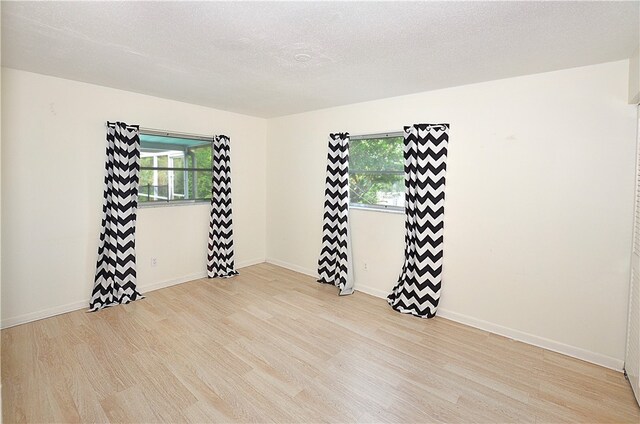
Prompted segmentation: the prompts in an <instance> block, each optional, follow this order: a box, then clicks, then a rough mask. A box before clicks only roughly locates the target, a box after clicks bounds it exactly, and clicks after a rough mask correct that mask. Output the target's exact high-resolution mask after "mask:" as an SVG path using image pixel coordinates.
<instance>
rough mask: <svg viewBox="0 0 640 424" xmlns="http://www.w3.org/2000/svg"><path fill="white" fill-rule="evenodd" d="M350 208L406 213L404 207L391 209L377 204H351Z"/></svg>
mask: <svg viewBox="0 0 640 424" xmlns="http://www.w3.org/2000/svg"><path fill="white" fill-rule="evenodd" d="M349 209H357V210H361V211H369V212H382V213H390V214H395V215H404V208H402V209H391V208H384V207H376V206H362V205H349Z"/></svg>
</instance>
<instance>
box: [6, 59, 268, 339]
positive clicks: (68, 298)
mask: <svg viewBox="0 0 640 424" xmlns="http://www.w3.org/2000/svg"><path fill="white" fill-rule="evenodd" d="M2 88H3V91H2V121H3V122H4V124H5V125H3V126H2V150H3V155H2V167H1V168H2V229H3V231H2V256H3V257H2V265H3V266H2V282H3V285H2V325H3V327H5V326H7V325H12V324H15V323H19V322H24V321H27V320H31V319H35V318H39V317H43V316H48V315H51V314H54V313H58V312H63V311H66V310H71V309H77V308H80V307H86V306H87V304H86V302H87V299H88V298H89V296H90V294H91V289H92V287H93V276H94V271H95V261H96V255H97V253H96V252H97V246H98V235H99V232H100V220H101V213H102V212H101V211H102V190H103V187H102V183H103V173H104V154H105V141H104V140H105V121H107V120H111V121H115V120H122V121H125V122H127V123H130V124H139V125H141V126H143V127H148V128H159V129H167V130H173V131H182V132H189V133H197V134H214V133H216V134H227V135H229V136H230V137H231V157H232V183H233V206H234V217H233V218H234V223H235V227H234V236H235V247H236V263H237V264H238V265H239V266H242V265H246V264H250V263H255V262H261V261H263V260H264V257H265V193H266V184H265V178H264V177H265V172H266V171H265V155H266V139H265V135H266V121H265V120H264V119H261V118H253V117H249V116H245V115H239V114H234V113H228V112H223V111H218V110H214V109H210V108H206V107H201V106H195V105H190V104H186V103H180V102H175V101H171V100H165V99H159V98H155V97H149V96H144V95H140V94H135V93H130V92H126V91H120V90H115V89H110V88H105V87H100V86H95V85H90V84H84V83H79V82H74V81H69V80H64V79H59V78H53V77H48V76H43V75H38V74H33V73H28V72H23V71H17V70H13V69H3V70H2ZM208 213H209V208H208V206H207V205H191V206H176V207H166V208H155V209H139V212H138V230H137V237H136V240H137V258H138V286H139V287H140V289H141V291H142V292H144V291H145V290H148V289H151V288H157V287H159V286H162V285H165V284H169V283H171V282H177V281H186V280H189V279H193V278H196V277H202V276H204V271H205V269H206V265H205V264H206V239H207V232H208ZM152 256H155V257H157V258H158V265H157V267H156V268H151V266H150V265H151V264H150V258H151V257H152Z"/></svg>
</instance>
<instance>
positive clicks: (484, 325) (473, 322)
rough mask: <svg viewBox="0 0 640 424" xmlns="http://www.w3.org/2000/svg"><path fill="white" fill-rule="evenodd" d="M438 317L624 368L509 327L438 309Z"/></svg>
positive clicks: (609, 359) (621, 363)
mask: <svg viewBox="0 0 640 424" xmlns="http://www.w3.org/2000/svg"><path fill="white" fill-rule="evenodd" d="M438 316H439V317H441V318H445V319H448V320H451V321H455V322H459V323H460V324H465V325H468V326H470V327H474V328H479V329H480V330H485V331H488V332H490V333H494V334H498V335H500V336H504V337H508V338H510V339H513V340H517V341H520V342H523V343H527V344H530V345H533V346H538V347H541V348H544V349H547V350H551V351H553V352H557V353H561V354H563V355H567V356H571V357H573V358H577V359H581V360H583V361H586V362H591V363H592V364H596V365H601V366H603V367H605V368H610V369H612V370H616V371H622V367H623V366H624V361H623V360H622V359H617V358H613V357H610V356H606V355H602V354H600V353H596V352H592V351H590V350H586V349H582V348H580V347H576V346H571V345H568V344H565V343H561V342H558V341H555V340H551V339H547V338H545V337H540V336H536V335H534V334H530V333H526V332H524V331H520V330H515V329H512V328H509V327H504V326H502V325H498V324H494V323H491V322H488V321H483V320H481V319H477V318H473V317H470V316H467V315H464V314H459V313H457V312H453V311H448V310H446V309H442V308H439V309H438Z"/></svg>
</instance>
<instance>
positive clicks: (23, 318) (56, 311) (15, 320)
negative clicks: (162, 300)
mask: <svg viewBox="0 0 640 424" xmlns="http://www.w3.org/2000/svg"><path fill="white" fill-rule="evenodd" d="M262 262H264V258H258V259H251V260H246V261H240V262H238V263H237V264H236V268H238V269H240V268H244V267H247V266H251V265H255V264H259V263H262ZM206 277H207V272H206V271H202V272H195V273H193V274H189V275H184V276H182V277H178V278H171V279H169V280H165V281H158V282H155V283H151V284H141V285H138V290H139V291H140V292H141V293H142V294H145V293H148V292H152V291H154V290H159V289H164V288H166V287H171V286H175V285H176V284H182V283H186V282H187V281H193V280H199V279H200V278H206ZM89 300H90V299H88V298H87V299H84V300H81V301H78V302H72V303H68V304H66V305H61V306H55V307H53V308H47V309H42V310H40V311H36V312H30V313H28V314H23V315H18V316H17V317H11V318H5V319H3V320H2V323H1V324H0V328H2V329H5V328H9V327H14V326H16V325H20V324H26V323H28V322H32V321H38V320H41V319H44V318H50V317H53V316H56V315H60V314H66V313H67V312H73V311H77V310H80V309H85V308H86V309H89Z"/></svg>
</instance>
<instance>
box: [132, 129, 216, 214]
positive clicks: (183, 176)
mask: <svg viewBox="0 0 640 424" xmlns="http://www.w3.org/2000/svg"><path fill="white" fill-rule="evenodd" d="M212 149H213V143H212V142H211V141H208V140H199V139H190V138H182V137H178V136H163V135H152V134H143V133H141V134H140V186H139V188H138V202H139V203H140V205H141V206H143V205H150V204H170V203H180V202H182V203H186V202H198V201H207V202H208V201H210V199H211V177H212V166H211V160H212V154H213V150H212Z"/></svg>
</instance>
